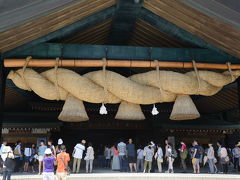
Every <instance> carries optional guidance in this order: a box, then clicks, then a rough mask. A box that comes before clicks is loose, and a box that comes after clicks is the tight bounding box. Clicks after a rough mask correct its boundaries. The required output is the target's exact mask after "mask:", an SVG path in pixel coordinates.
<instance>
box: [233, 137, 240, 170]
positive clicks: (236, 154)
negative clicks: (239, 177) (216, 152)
mask: <svg viewBox="0 0 240 180" xmlns="http://www.w3.org/2000/svg"><path fill="white" fill-rule="evenodd" d="M239 146H240V142H238V143H236V144H235V147H234V148H233V150H232V154H233V161H234V169H236V171H237V172H238V171H239V170H240V168H239V163H240V162H239V159H240V147H239Z"/></svg>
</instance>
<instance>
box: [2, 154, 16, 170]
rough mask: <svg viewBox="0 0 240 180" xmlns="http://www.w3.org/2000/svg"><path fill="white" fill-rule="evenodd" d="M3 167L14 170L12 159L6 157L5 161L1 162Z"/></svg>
mask: <svg viewBox="0 0 240 180" xmlns="http://www.w3.org/2000/svg"><path fill="white" fill-rule="evenodd" d="M8 154H9V153H8ZM3 164H4V166H6V167H7V168H9V169H14V167H15V161H14V159H12V158H9V157H8V155H7V158H6V160H5V161H4V162H3Z"/></svg>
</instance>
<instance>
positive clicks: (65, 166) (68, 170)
mask: <svg viewBox="0 0 240 180" xmlns="http://www.w3.org/2000/svg"><path fill="white" fill-rule="evenodd" d="M59 157H60V159H61V160H62V162H63V165H64V170H65V171H66V172H67V175H70V172H71V169H70V168H69V166H67V165H66V163H65V161H64V159H63V158H62V156H61V155H60V156H59Z"/></svg>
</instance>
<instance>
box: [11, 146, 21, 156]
mask: <svg viewBox="0 0 240 180" xmlns="http://www.w3.org/2000/svg"><path fill="white" fill-rule="evenodd" d="M13 154H14V155H15V156H21V154H20V153H19V152H18V148H17V146H16V147H15V149H14V151H13Z"/></svg>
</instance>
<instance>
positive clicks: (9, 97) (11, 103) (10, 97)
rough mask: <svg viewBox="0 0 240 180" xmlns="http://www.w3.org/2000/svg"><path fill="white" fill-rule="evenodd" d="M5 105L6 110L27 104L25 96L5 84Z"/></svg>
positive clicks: (21, 107) (24, 106)
mask: <svg viewBox="0 0 240 180" xmlns="http://www.w3.org/2000/svg"><path fill="white" fill-rule="evenodd" d="M4 102H5V105H4V108H5V109H6V110H17V111H19V110H22V109H25V108H26V106H27V100H26V97H24V96H22V95H21V94H19V93H18V92H17V91H16V90H13V89H11V88H9V87H7V86H6V89H5V101H4Z"/></svg>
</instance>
